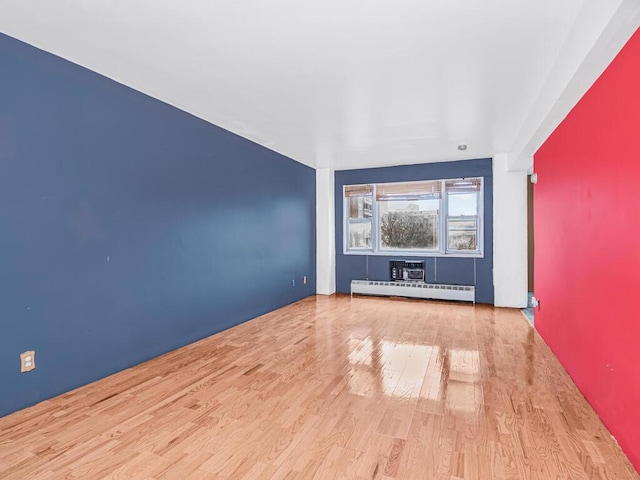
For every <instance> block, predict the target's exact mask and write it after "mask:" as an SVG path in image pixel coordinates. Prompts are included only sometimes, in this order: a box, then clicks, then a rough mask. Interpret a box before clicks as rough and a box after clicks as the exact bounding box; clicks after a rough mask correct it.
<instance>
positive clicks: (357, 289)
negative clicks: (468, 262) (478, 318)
mask: <svg viewBox="0 0 640 480" xmlns="http://www.w3.org/2000/svg"><path fill="white" fill-rule="evenodd" d="M354 293H355V294H360V295H382V296H394V297H411V298H426V299H432V300H460V301H463V302H473V303H475V301H476V288H475V287H472V286H468V285H440V284H435V283H424V282H378V281H375V280H352V281H351V295H353V294H354Z"/></svg>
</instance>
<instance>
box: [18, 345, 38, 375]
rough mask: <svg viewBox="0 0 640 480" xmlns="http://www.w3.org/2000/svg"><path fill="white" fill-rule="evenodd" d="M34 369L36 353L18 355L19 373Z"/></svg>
mask: <svg viewBox="0 0 640 480" xmlns="http://www.w3.org/2000/svg"><path fill="white" fill-rule="evenodd" d="M34 368H36V352H34V351H33V350H30V351H28V352H24V353H21V354H20V372H22V373H25V372H30V371H31V370H33V369H34Z"/></svg>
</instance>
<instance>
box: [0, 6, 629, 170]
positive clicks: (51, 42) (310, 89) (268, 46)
mask: <svg viewBox="0 0 640 480" xmlns="http://www.w3.org/2000/svg"><path fill="white" fill-rule="evenodd" d="M631 1H634V0H610V1H606V0H562V1H558V0H536V1H531V0H517V1H516V0H483V1H478V0H351V1H350V0H322V1H307V2H294V1H291V0H272V1H268V2H267V1H258V0H234V1H224V2H223V1H212V0H185V1H182V2H177V1H175V0H138V1H132V0H93V1H90V2H87V1H84V0H57V1H55V2H52V1H51V0H29V1H26V0H0V31H1V32H3V33H6V34H8V35H10V36H13V37H15V38H18V39H20V40H23V41H25V42H27V43H30V44H32V45H35V46H37V47H39V48H42V49H44V50H46V51H49V52H52V53H55V54H57V55H59V56H61V57H63V58H66V59H69V60H71V61H73V62H75V63H78V64H80V65H82V66H85V67H87V68H90V69H91V70H94V71H96V72H99V73H101V74H103V75H106V76H107V77H110V78H112V79H114V80H116V81H118V82H121V83H123V84H125V85H128V86H130V87H133V88H135V89H137V90H139V91H142V92H144V93H147V94H149V95H151V96H153V97H155V98H158V99H160V100H163V101H165V102H167V103H169V104H172V105H175V106H176V107H178V108H181V109H183V110H185V111H187V112H190V113H192V114H194V115H196V116H198V117H201V118H203V119H205V120H208V121H210V122H211V123H214V124H216V125H219V126H221V127H223V128H225V129H227V130H230V131H232V132H234V133H237V134H239V135H241V136H243V137H246V138H248V139H251V140H253V141H255V142H257V143H259V144H262V145H264V146H266V147H268V148H271V149H273V150H276V151H278V152H280V153H283V154H285V155H287V156H289V157H291V158H293V159H295V160H298V161H300V162H302V163H305V164H307V165H311V166H314V167H318V168H320V167H331V168H336V169H345V168H361V167H369V166H382V165H397V164H409V163H422V162H430V161H442V160H456V159H462V158H479V157H489V156H492V155H494V154H495V153H512V154H514V155H516V156H517V155H520V154H522V153H523V151H524V150H526V148H525V146H528V148H529V149H531V148H532V147H531V142H530V140H531V139H532V138H534V137H535V135H538V137H540V132H541V128H542V127H543V126H545V125H546V128H547V130H548V128H549V123H550V122H556V123H557V121H558V119H557V117H558V115H564V114H566V111H568V109H569V108H570V107H571V105H567V106H566V107H565V108H564V110H566V111H564V113H562V111H561V112H560V113H558V112H555V113H554V115H555V117H556V118H555V119H550V116H549V115H550V114H549V112H550V111H551V110H552V108H553V106H554V104H556V103H557V101H558V98H561V96H562V93H563V91H565V90H566V88H567V85H569V84H570V83H571V81H572V78H573V76H574V73H575V71H577V70H579V68H580V66H581V65H582V64H583V63H584V62H583V61H584V59H585V58H588V55H589V52H590V50H591V47H592V46H593V45H596V44H597V42H598V41H599V39H600V38H601V37H602V32H606V31H607V30H606V29H607V26H609V28H610V30H611V29H616V28H617V30H616V31H619V30H620V27H619V26H617V27H616V26H615V25H613V23H615V22H613V21H612V20H611V19H612V18H613V19H615V18H616V17H615V14H616V12H617V15H618V18H619V17H620V15H621V12H620V9H621V7H620V6H621V5H623V6H624V5H627V6H629V5H631ZM603 5H606V6H603ZM636 13H637V12H636ZM625 18H626V17H625ZM596 20H597V21H596ZM580 22H584V24H585V25H589V28H586V29H585V28H583V29H582V30H588V34H589V35H590V37H589V41H590V42H591V43H590V44H588V45H586V47H588V48H583V50H586V52H581V53H580V54H579V55H578V56H579V57H580V58H574V57H575V55H572V52H575V51H577V50H580V49H579V48H577V46H579V45H584V41H583V40H584V39H585V38H586V37H587V34H586V33H584V32H582V33H581V29H580V25H579V23H580ZM589 22H591V23H589ZM612 22H613V23H612ZM611 25H613V26H611ZM627 27H628V26H627ZM629 29H630V27H628V28H627V30H629ZM625 32H626V31H625ZM614 33H615V32H614ZM625 35H626V37H628V36H629V35H630V34H628V35H627V33H624V35H622V36H625ZM618 37H620V34H619V35H618ZM625 39H626V38H625ZM614 43H615V42H614ZM617 43H618V44H620V45H618V46H617V47H616V48H619V47H620V46H621V41H620V40H618V41H617ZM612 48H613V47H612ZM601 50H602V49H601ZM604 50H605V53H604V54H601V56H602V55H605V56H608V60H610V59H611V57H612V56H613V54H615V51H617V50H615V51H613V52H612V51H611V50H612V49H611V48H610V49H609V50H607V49H606V48H605V49H604ZM563 55H564V57H568V58H564V57H563ZM561 60H562V61H563V62H564V63H562V64H560V61H561ZM572 62H573V63H575V65H573V67H572V68H571V69H570V70H571V71H569V72H564V71H563V69H562V65H566V64H567V63H569V64H571V63H572ZM592 63H593V62H592ZM600 63H602V62H600ZM604 65H606V62H605V63H604V64H603V65H602V68H603V67H604ZM599 68H600V67H599ZM566 69H567V68H566V67H565V68H564V70H566ZM592 70H593V69H592ZM558 72H560V73H558ZM591 76H592V77H594V74H593V72H592V73H591ZM557 77H558V78H557ZM594 78H595V77H594ZM592 80H593V78H592V79H591V80H590V81H592ZM584 83H585V81H582V83H581V84H580V85H579V88H578V90H579V89H580V88H581V89H582V91H584V89H585V88H586V87H588V83H589V82H586V83H587V84H586V85H583V84H584ZM574 90H575V89H574ZM574 96H575V94H574ZM543 130H544V129H543ZM540 141H541V140H538V143H539V142H540ZM458 144H467V145H468V149H467V150H466V151H465V152H460V151H458V149H457V145H458ZM515 144H518V145H517V147H516V151H514V145H515ZM534 147H535V148H537V146H536V145H534ZM525 167H526V166H525Z"/></svg>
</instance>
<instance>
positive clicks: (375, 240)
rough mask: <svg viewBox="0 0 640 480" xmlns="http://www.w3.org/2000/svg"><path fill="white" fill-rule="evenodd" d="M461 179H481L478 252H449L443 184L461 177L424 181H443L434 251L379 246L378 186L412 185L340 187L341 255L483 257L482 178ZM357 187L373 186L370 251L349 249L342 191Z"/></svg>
mask: <svg viewBox="0 0 640 480" xmlns="http://www.w3.org/2000/svg"><path fill="white" fill-rule="evenodd" d="M464 178H479V179H480V195H479V199H478V231H477V236H478V239H477V241H478V250H477V251H469V252H464V251H459V250H449V249H448V243H449V242H448V239H449V235H448V234H449V232H448V222H447V219H448V195H447V193H446V190H445V182H446V181H448V180H462V179H463V178H462V177H461V178H446V179H434V180H424V181H440V182H442V188H441V192H442V198H441V202H442V203H441V209H442V212H439V213H438V228H439V235H438V244H439V245H438V246H439V248H438V249H437V250H384V249H382V248H381V245H380V218H379V212H378V201H377V200H376V188H377V185H383V184H387V183H411V182H381V183H371V184H369V183H364V184H349V185H343V186H342V252H343V254H344V255H371V256H381V257H393V256H396V257H397V256H402V257H450V258H484V177H464ZM359 185H372V186H373V193H372V196H373V198H372V212H371V215H372V216H371V220H370V222H371V248H370V249H366V248H357V249H349V248H348V245H349V238H348V235H349V229H348V228H347V226H348V224H349V210H348V209H349V205H348V203H349V202H348V201H347V200H346V199H347V197H345V189H346V188H347V187H353V186H359ZM355 221H356V222H359V223H369V220H366V219H360V220H355Z"/></svg>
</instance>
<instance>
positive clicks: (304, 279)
mask: <svg viewBox="0 0 640 480" xmlns="http://www.w3.org/2000/svg"><path fill="white" fill-rule="evenodd" d="M302 283H304V284H305V285H306V284H307V276H306V275H305V276H304V277H302Z"/></svg>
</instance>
